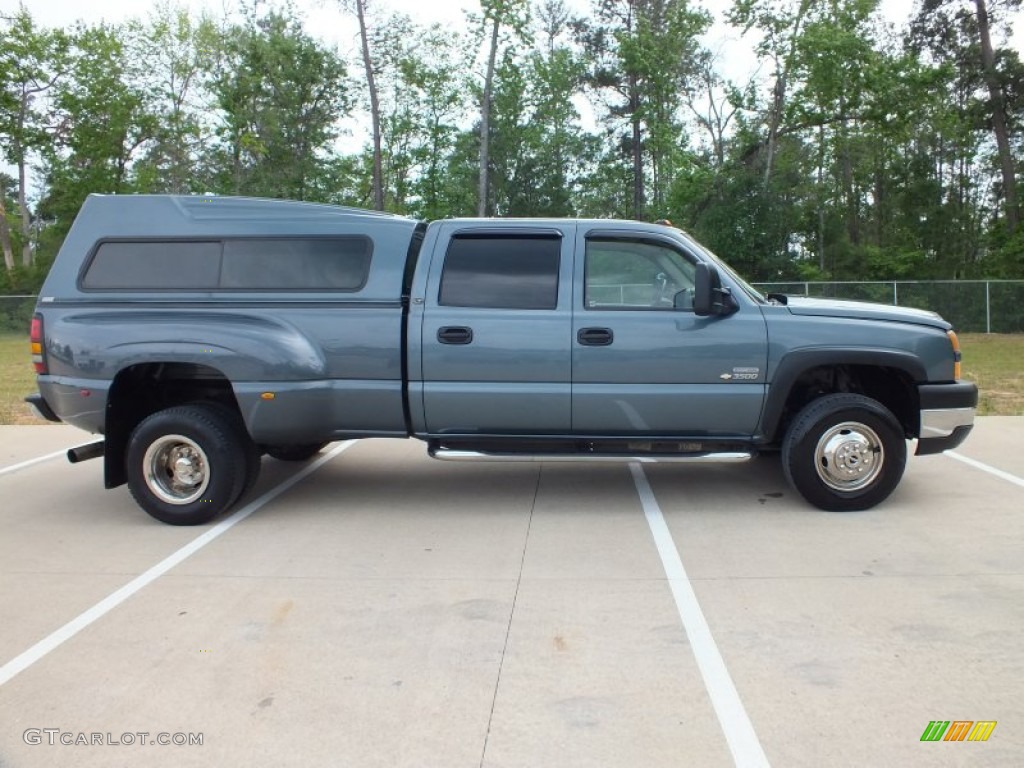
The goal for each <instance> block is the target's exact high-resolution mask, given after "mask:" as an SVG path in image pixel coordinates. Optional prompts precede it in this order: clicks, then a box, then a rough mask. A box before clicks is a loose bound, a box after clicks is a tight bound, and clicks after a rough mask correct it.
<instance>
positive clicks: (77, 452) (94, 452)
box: [68, 440, 105, 464]
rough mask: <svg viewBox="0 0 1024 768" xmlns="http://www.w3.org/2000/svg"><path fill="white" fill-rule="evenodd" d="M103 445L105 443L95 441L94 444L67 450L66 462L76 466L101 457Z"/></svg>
mask: <svg viewBox="0 0 1024 768" xmlns="http://www.w3.org/2000/svg"><path fill="white" fill-rule="evenodd" d="M104 445H105V442H104V441H103V440H97V441H96V442H95V443H88V444H87V445H80V446H78V447H77V448H68V461H70V462H71V463H72V464H77V463H78V462H80V461H88V460H89V459H98V458H99V457H100V456H102V455H103V451H104Z"/></svg>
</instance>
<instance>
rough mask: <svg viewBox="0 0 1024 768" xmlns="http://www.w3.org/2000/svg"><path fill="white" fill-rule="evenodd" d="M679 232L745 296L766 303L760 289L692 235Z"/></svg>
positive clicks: (766, 300) (688, 243) (759, 302)
mask: <svg viewBox="0 0 1024 768" xmlns="http://www.w3.org/2000/svg"><path fill="white" fill-rule="evenodd" d="M679 234H681V235H682V236H683V239H684V240H686V243H687V245H689V246H690V247H691V248H693V249H694V250H695V251H697V252H698V253H701V254H703V255H704V256H706V257H708V258H709V259H710V260H711V261H713V262H714V263H715V265H716V266H717V267H718V269H719V270H721V271H722V272H725V274H727V275H728V276H729V277H731V278H732V279H733V281H734V282H735V283H736V284H737V285H738V286H739V287H740V288H741V289H742V290H743V292H744V293H745V294H747V296H749V297H750V298H751V299H753V300H754V301H756V302H757V303H758V304H767V303H768V299H767V298H765V296H764V295H763V294H762V293H761V292H760V291H758V290H757V289H756V288H754V287H753V286H752V285H751V284H750V283H748V282H747V281H746V280H744V279H743V278H742V277H740V276H739V275H738V274H737V273H736V270H734V269H733V268H732V267H730V266H729V265H728V264H727V263H726V262H725V261H724V260H722V259H721V258H719V257H718V256H717V255H715V254H714V253H712V252H711V250H710V249H709V248H707V247H706V246H703V245H701V244H700V243H698V242H697V241H696V240H694V239H693V238H692V237H690V235H688V234H687V233H686V232H683V231H682V230H679Z"/></svg>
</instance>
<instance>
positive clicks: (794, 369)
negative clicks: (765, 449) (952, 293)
mask: <svg viewBox="0 0 1024 768" xmlns="http://www.w3.org/2000/svg"><path fill="white" fill-rule="evenodd" d="M839 365H860V366H869V367H873V368H895V369H896V370H899V371H902V372H904V373H906V374H907V375H908V376H910V378H911V380H912V381H914V382H921V381H927V379H928V374H927V371H926V370H925V367H924V365H923V364H922V363H921V360H920V359H919V358H918V357H917V356H916V355H913V354H911V353H909V352H900V351H898V350H888V349H869V348H866V347H840V348H835V347H830V348H828V349H800V350H796V351H794V352H790V353H788V354H787V355H785V356H784V357H783V358H782V359H781V360H780V361H779V364H778V366H777V367H776V368H775V371H774V374H773V376H772V379H771V381H770V382H769V386H768V394H767V396H766V397H765V401H764V407H763V408H762V409H761V440H762V441H764V442H772V441H773V440H774V438H775V437H776V432H777V431H778V429H779V424H780V422H781V421H782V415H783V413H784V412H785V409H786V401H787V400H788V399H789V395H790V392H791V391H792V389H793V385H794V384H795V383H796V382H797V380H798V379H799V378H800V377H801V376H802V375H803V374H805V373H806V372H807V371H810V370H812V369H814V368H829V367H834V366H839Z"/></svg>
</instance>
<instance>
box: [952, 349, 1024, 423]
mask: <svg viewBox="0 0 1024 768" xmlns="http://www.w3.org/2000/svg"><path fill="white" fill-rule="evenodd" d="M960 348H961V350H962V351H963V355H964V360H963V377H964V378H965V379H968V380H970V381H973V382H974V383H975V384H977V385H978V391H979V397H978V401H979V402H978V413H979V414H981V415H983V416H1024V334H1020V333H1016V334H1003V333H992V334H985V333H961V334H960Z"/></svg>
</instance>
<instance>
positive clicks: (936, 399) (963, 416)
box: [916, 381, 978, 456]
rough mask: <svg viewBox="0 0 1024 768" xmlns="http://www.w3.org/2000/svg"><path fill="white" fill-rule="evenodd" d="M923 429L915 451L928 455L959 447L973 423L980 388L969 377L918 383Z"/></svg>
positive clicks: (921, 454) (918, 453)
mask: <svg viewBox="0 0 1024 768" xmlns="http://www.w3.org/2000/svg"><path fill="white" fill-rule="evenodd" d="M918 394H919V396H920V400H921V429H920V433H919V435H918V441H917V451H916V455H918V456H926V455H928V454H931V453H942V452H943V451H948V450H950V449H951V448H956V447H957V446H958V445H960V443H962V442H963V441H964V440H966V439H967V435H968V434H970V432H971V429H972V428H973V427H974V414H975V411H976V410H977V407H978V388H977V387H976V386H975V385H974V384H972V383H971V382H969V381H957V382H953V383H950V384H922V385H920V386H918Z"/></svg>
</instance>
